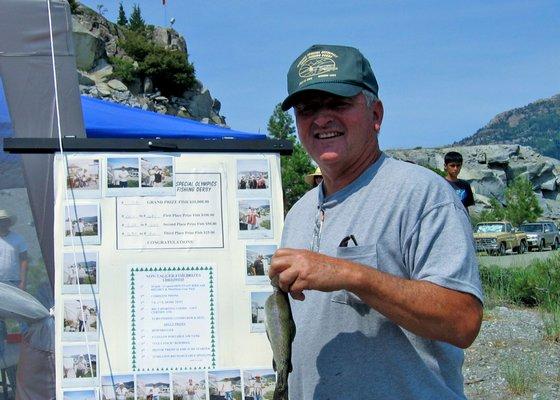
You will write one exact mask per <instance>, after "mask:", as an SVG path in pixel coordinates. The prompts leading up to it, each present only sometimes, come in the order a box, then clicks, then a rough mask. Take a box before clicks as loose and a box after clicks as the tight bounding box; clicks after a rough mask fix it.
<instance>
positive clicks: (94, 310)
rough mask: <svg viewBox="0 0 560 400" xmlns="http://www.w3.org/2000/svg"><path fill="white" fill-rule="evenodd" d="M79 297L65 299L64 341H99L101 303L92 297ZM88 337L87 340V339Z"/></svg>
mask: <svg viewBox="0 0 560 400" xmlns="http://www.w3.org/2000/svg"><path fill="white" fill-rule="evenodd" d="M83 297H84V296H82V298H81V299H80V298H78V297H77V296H72V297H66V298H65V299H64V322H63V328H62V340H65V341H75V342H78V341H81V342H85V341H86V339H87V340H98V338H99V330H98V327H97V325H98V320H99V303H97V304H96V302H95V300H94V299H93V298H91V297H89V296H88V297H86V298H83ZM86 336H87V338H86Z"/></svg>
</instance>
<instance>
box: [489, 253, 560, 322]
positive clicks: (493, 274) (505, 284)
mask: <svg viewBox="0 0 560 400" xmlns="http://www.w3.org/2000/svg"><path fill="white" fill-rule="evenodd" d="M480 278H481V281H482V285H483V287H484V291H485V293H486V296H487V297H489V298H490V299H492V300H491V301H495V299H500V300H501V301H505V302H509V303H512V304H517V305H522V306H529V307H535V306H541V307H543V308H544V309H545V310H549V311H551V310H554V309H555V308H556V307H558V305H559V304H560V255H554V256H552V257H550V258H548V259H546V260H536V261H533V262H532V263H531V264H529V265H528V266H527V267H512V268H500V267H498V266H481V267H480Z"/></svg>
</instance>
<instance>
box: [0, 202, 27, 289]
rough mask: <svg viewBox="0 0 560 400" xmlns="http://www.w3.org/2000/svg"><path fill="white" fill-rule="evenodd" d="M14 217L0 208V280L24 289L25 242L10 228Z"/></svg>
mask: <svg viewBox="0 0 560 400" xmlns="http://www.w3.org/2000/svg"><path fill="white" fill-rule="evenodd" d="M14 222H15V221H14V217H12V216H11V215H10V213H8V211H7V210H4V209H0V282H3V283H7V284H9V285H12V286H16V287H18V288H20V289H21V290H25V288H26V286H27V268H28V260H27V244H26V243H25V240H24V239H23V237H22V236H21V235H19V234H18V233H16V232H13V231H11V230H10V228H11V227H12V226H13V225H14Z"/></svg>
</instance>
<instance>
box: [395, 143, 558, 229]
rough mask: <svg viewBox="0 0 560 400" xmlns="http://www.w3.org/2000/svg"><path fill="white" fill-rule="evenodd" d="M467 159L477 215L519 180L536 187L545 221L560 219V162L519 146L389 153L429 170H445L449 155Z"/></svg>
mask: <svg viewBox="0 0 560 400" xmlns="http://www.w3.org/2000/svg"><path fill="white" fill-rule="evenodd" d="M452 150H454V151H458V152H459V153H461V154H462V155H463V159H464V162H463V169H462V171H461V174H460V175H459V177H460V178H462V179H465V180H467V181H469V182H470V184H471V186H472V188H473V190H474V192H475V201H476V206H475V208H474V211H475V212H478V211H480V210H482V209H483V208H485V207H489V206H490V199H491V198H492V197H495V198H497V199H498V200H500V201H503V200H504V190H505V188H506V187H507V185H508V184H510V183H511V182H513V180H514V179H515V178H516V177H518V176H520V175H521V176H524V177H526V178H527V179H529V180H530V181H531V182H532V183H533V190H534V191H535V193H536V195H537V197H538V198H539V201H540V203H541V207H542V209H543V210H544V215H543V216H544V217H545V218H551V219H555V220H556V219H560V161H559V160H557V159H555V158H551V157H545V156H543V155H541V154H539V153H537V152H536V151H534V150H533V149H532V148H530V147H526V146H519V145H490V146H454V147H446V148H437V149H413V150H388V151H387V153H388V154H390V155H391V156H393V157H395V158H398V159H401V160H406V161H412V162H414V163H416V164H420V165H423V166H426V167H430V168H435V169H439V170H442V169H443V157H444V155H445V153H447V152H449V151H452Z"/></svg>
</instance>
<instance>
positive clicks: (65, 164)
mask: <svg viewBox="0 0 560 400" xmlns="http://www.w3.org/2000/svg"><path fill="white" fill-rule="evenodd" d="M47 13H48V19H49V39H50V47H51V63H52V72H53V84H54V101H55V103H54V104H55V111H56V123H57V128H58V146H59V151H60V155H61V157H62V161H63V167H64V170H65V173H66V177H68V176H69V168H68V156H67V155H66V153H65V152H64V147H63V143H62V124H61V119H60V106H59V97H58V78H57V73H56V71H57V68H56V58H55V53H54V35H53V24H52V14H51V1H50V0H47ZM99 172H100V171H99ZM99 175H101V174H99ZM65 186H67V178H65ZM70 186H71V187H70V193H71V196H72V202H71V204H72V207H73V211H74V215H75V217H76V218H78V211H77V206H76V198H75V196H74V188H73V187H72V185H70ZM64 199H65V202H66V213H67V214H66V215H67V216H68V218H69V219H70V218H71V212H70V211H71V208H70V207H71V205H70V201H69V199H68V190H66V189H65V190H64ZM65 221H66V220H65ZM70 222H71V219H70ZM77 227H78V234H79V237H80V249H81V253H82V256H83V259H84V262H85V263H86V267H87V259H86V255H85V247H84V242H83V237H82V232H81V227H80V226H79V224H78V223H77ZM98 227H99V221H98ZM98 229H99V228H98ZM70 233H71V235H70V236H71V238H72V253H73V257H74V266H75V268H76V274H77V273H78V272H77V265H78V264H77V260H76V253H77V250H76V247H75V240H74V238H75V236H74V235H73V231H72V229H70ZM98 233H100V232H98ZM97 262H99V259H98V260H97ZM98 267H99V266H98V265H97V264H96V273H98ZM96 282H97V280H96ZM89 285H90V288H91V292H92V295H93V301H94V305H95V310H96V318H97V323H98V328H99V333H100V335H101V338H102V341H103V344H104V347H105V355H106V357H107V364H108V367H109V373H110V376H111V379H112V380H113V383H114V379H113V369H112V366H111V359H110V357H109V351H108V348H107V341H106V337H105V331H104V329H103V323H102V318H101V313H100V311H99V303H98V301H97V297H96V296H95V291H94V290H93V285H92V284H91V282H90V284H89ZM77 286H78V302H79V304H80V312H81V316H82V320H83V321H84V322H85V313H84V311H83V309H84V307H83V298H82V297H83V296H82V291H81V284H80V279H79V277H77ZM84 329H87V326H86V327H85V328H84ZM78 330H79V324H78ZM84 336H85V342H86V349H87V352H88V355H87V361H88V364H89V368H90V373H91V375H92V377H93V374H94V370H93V368H92V362H91V352H90V343H89V339H88V335H87V334H86V332H85V331H84ZM98 351H99V347H98ZM62 356H63V358H64V354H62ZM98 363H99V354H97V355H96V361H95V364H96V368H95V369H96V370H95V374H96V377H97V378H98V379H99V376H98V375H99V364H98ZM113 390H114V391H115V392H116V389H115V387H114V384H113ZM115 397H116V395H115Z"/></svg>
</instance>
